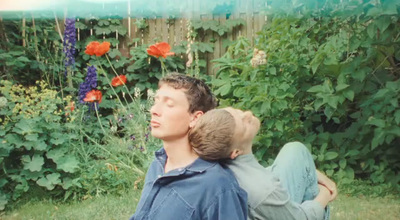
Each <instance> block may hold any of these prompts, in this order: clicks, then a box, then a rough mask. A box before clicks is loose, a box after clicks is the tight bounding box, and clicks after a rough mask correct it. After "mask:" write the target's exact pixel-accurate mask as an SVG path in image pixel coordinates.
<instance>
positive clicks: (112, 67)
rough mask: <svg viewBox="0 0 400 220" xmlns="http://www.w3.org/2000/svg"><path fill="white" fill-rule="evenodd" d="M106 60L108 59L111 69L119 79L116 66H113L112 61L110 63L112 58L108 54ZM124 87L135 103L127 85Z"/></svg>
mask: <svg viewBox="0 0 400 220" xmlns="http://www.w3.org/2000/svg"><path fill="white" fill-rule="evenodd" d="M106 58H107V61H108V63H109V64H110V66H111V69H112V70H113V72H114V74H115V75H116V76H117V77H119V75H118V73H117V71H116V70H115V69H114V66H113V65H112V63H111V61H110V58H109V57H108V55H107V54H106ZM123 86H124V88H125V89H126V91H127V92H128V95H129V97H131V99H132V101H133V100H134V99H133V97H132V95H131V93H130V92H129V89H128V87H127V86H126V85H125V83H124V84H123Z"/></svg>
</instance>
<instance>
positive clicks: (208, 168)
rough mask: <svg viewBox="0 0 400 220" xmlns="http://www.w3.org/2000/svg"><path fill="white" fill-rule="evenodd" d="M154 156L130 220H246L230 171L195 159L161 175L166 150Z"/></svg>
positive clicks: (243, 194)
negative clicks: (186, 164)
mask: <svg viewBox="0 0 400 220" xmlns="http://www.w3.org/2000/svg"><path fill="white" fill-rule="evenodd" d="M155 156H156V158H155V160H154V161H153V162H152V164H151V165H150V168H149V170H148V171H147V174H146V180H145V185H144V188H143V191H142V195H141V198H140V201H139V204H138V205H137V207H136V212H135V214H134V215H133V216H132V217H131V218H130V220H145V219H146V220H175V219H176V220H188V219H191V220H195V219H199V220H200V219H210V220H211V219H212V220H214V219H215V220H218V219H220V220H222V219H223V220H226V219H229V220H239V219H243V220H245V219H247V193H246V192H245V191H243V190H242V189H241V188H240V187H239V185H238V183H237V181H236V179H235V177H234V176H233V173H232V172H231V171H230V170H229V169H227V168H223V167H222V166H221V165H220V164H219V163H217V162H210V161H205V160H202V159H200V158H198V159H197V160H195V161H194V162H193V163H192V164H191V165H188V166H187V167H185V168H181V169H176V170H172V171H170V172H168V173H164V166H165V162H166V160H167V155H166V153H165V150H164V149H163V148H162V149H160V150H159V151H157V152H156V153H155Z"/></svg>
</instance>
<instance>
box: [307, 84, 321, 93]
mask: <svg viewBox="0 0 400 220" xmlns="http://www.w3.org/2000/svg"><path fill="white" fill-rule="evenodd" d="M323 91H324V87H323V86H322V85H316V86H313V87H311V88H309V89H308V90H307V92H311V93H320V92H323Z"/></svg>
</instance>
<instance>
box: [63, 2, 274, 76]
mask: <svg viewBox="0 0 400 220" xmlns="http://www.w3.org/2000/svg"><path fill="white" fill-rule="evenodd" d="M232 1H233V0H232ZM206 3H207V2H205V1H198V0H182V5H181V6H183V5H184V6H185V7H184V8H185V9H187V10H186V13H185V14H183V15H182V18H176V19H175V20H174V22H168V23H167V20H168V16H169V15H167V14H166V15H165V16H163V17H152V18H146V19H145V22H146V24H147V25H148V27H147V28H145V29H139V27H138V25H137V23H136V22H137V21H138V20H141V19H143V18H139V17H135V15H131V14H129V13H128V17H127V18H124V19H122V25H123V26H124V27H126V28H127V30H128V33H127V35H126V36H125V37H124V38H123V39H122V38H121V39H120V40H121V42H120V45H119V49H120V50H121V53H123V55H124V56H125V55H126V56H129V50H130V48H131V47H137V46H139V45H142V44H152V43H155V42H156V41H158V42H159V41H165V42H168V43H169V44H170V45H171V46H177V45H181V44H182V42H183V41H187V31H188V29H187V23H188V22H189V19H191V20H196V19H201V20H204V21H206V20H207V21H209V20H215V21H217V22H219V23H220V24H223V23H225V22H226V21H227V19H228V20H232V19H239V18H241V19H243V20H244V21H245V22H246V24H245V25H241V26H239V27H235V28H233V29H232V30H231V31H230V32H229V33H227V35H225V36H223V37H220V36H219V34H217V33H215V32H213V31H210V30H208V31H207V33H206V35H205V37H204V39H201V41H202V42H205V43H209V42H210V40H212V39H214V40H215V42H214V43H213V45H214V52H213V53H206V54H202V57H200V59H204V60H206V65H207V66H206V72H207V73H208V74H215V72H216V70H214V69H213V64H212V63H211V60H213V59H216V58H219V57H221V56H222V55H223V54H224V53H225V52H226V48H224V46H223V45H224V42H225V41H224V40H225V39H227V40H230V41H234V40H237V39H238V38H239V37H240V36H244V37H246V38H248V39H249V40H250V42H251V44H252V45H254V38H255V35H256V33H257V32H258V31H260V30H261V29H262V27H263V25H264V24H265V23H266V22H267V17H266V16H265V14H264V13H263V12H262V8H263V7H265V6H266V3H265V1H264V0H247V1H244V0H234V3H233V4H234V5H235V7H234V11H231V14H230V15H229V16H227V15H225V14H222V15H212V14H200V12H199V9H201V8H204V7H206V5H205V4H206ZM129 7H130V6H129V5H128V10H129ZM260 9H261V10H260ZM130 16H132V17H130ZM86 22H87V23H89V19H86ZM63 25H64V24H63V22H60V26H63ZM88 26H89V27H92V25H90V24H89V25H88ZM89 31H90V35H94V34H95V33H94V30H93V29H89ZM99 37H101V36H99ZM114 37H116V36H114ZM116 38H117V37H116ZM135 38H139V39H140V40H139V42H136V43H135V44H133V45H129V44H130V42H132V40H133V39H135ZM80 40H85V39H80ZM199 40H200V39H199V37H197V39H196V41H199ZM184 46H186V45H184ZM193 55H194V54H193ZM180 56H181V58H182V59H184V60H185V61H186V60H187V56H186V54H184V53H183V54H180Z"/></svg>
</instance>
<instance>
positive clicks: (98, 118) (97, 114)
mask: <svg viewBox="0 0 400 220" xmlns="http://www.w3.org/2000/svg"><path fill="white" fill-rule="evenodd" d="M94 110H95V111H96V116H97V120H98V121H99V124H100V127H101V130H103V133H104V135H107V133H106V131H105V130H104V127H103V124H102V123H101V120H100V117H99V112H98V111H97V104H96V102H95V103H94Z"/></svg>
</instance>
